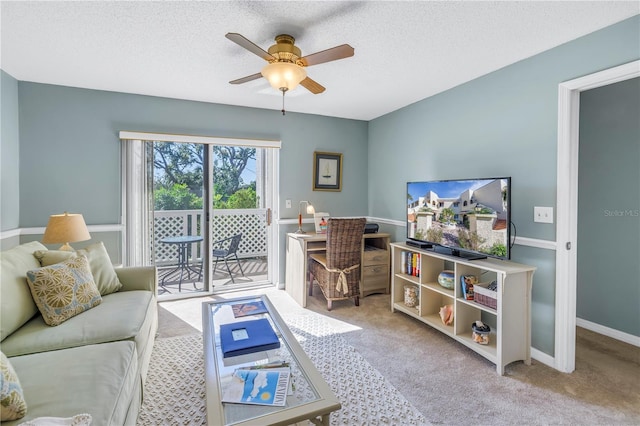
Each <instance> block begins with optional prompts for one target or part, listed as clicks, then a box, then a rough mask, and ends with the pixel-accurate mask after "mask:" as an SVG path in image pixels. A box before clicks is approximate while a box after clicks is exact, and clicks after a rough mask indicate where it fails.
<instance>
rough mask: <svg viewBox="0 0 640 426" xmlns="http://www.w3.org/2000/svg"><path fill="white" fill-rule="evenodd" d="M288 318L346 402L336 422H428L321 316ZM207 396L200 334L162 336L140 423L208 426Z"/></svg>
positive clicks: (155, 352)
mask: <svg viewBox="0 0 640 426" xmlns="http://www.w3.org/2000/svg"><path fill="white" fill-rule="evenodd" d="M283 318H284V319H285V321H286V322H287V324H288V325H289V328H290V330H291V332H292V333H293V334H294V335H295V336H296V339H298V341H299V342H300V345H301V346H302V347H303V349H304V350H305V352H306V353H307V354H308V355H309V358H311V360H312V361H313V363H314V365H315V366H316V368H317V369H318V370H319V371H320V373H321V374H322V376H323V377H324V378H325V380H326V381H327V383H328V384H329V386H330V387H331V389H332V390H333V392H334V393H335V394H336V396H337V397H338V399H339V400H340V402H341V403H342V409H341V410H339V411H337V412H334V413H333V414H332V415H331V424H332V425H375V424H379V425H425V424H428V422H427V421H426V419H425V418H424V416H423V415H422V414H421V413H420V412H419V411H417V410H416V409H415V408H414V407H413V406H412V405H411V404H410V403H409V402H408V401H407V400H406V399H405V398H404V397H403V396H402V395H401V394H400V392H398V390H397V389H396V388H394V387H393V386H392V385H391V384H390V383H389V382H388V381H387V380H386V379H385V378H384V377H383V376H382V374H380V372H378V370H376V369H375V368H373V367H372V366H371V365H370V364H369V363H368V362H367V361H366V360H365V359H364V358H363V357H362V356H361V355H360V354H359V353H358V352H357V351H356V350H355V349H354V348H353V347H352V346H350V345H349V344H348V343H347V342H346V341H345V339H344V338H343V337H342V336H341V335H340V334H338V333H336V332H335V330H334V329H333V328H332V327H331V325H330V324H329V323H328V322H327V321H326V320H324V318H323V317H322V316H320V315H317V314H307V315H291V314H289V315H287V314H285V315H283ZM204 398H205V391H204V369H203V353H202V338H201V335H200V334H191V335H187V336H180V337H169V338H161V339H157V340H156V345H155V347H154V350H153V354H152V356H151V366H150V368H149V376H148V378H147V383H146V389H145V401H144V404H143V406H142V410H141V413H140V416H139V418H138V425H141V426H142V425H160V424H171V425H180V424H182V425H204V424H206V414H205V412H206V411H205V402H204Z"/></svg>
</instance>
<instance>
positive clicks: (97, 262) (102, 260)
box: [33, 241, 122, 296]
mask: <svg viewBox="0 0 640 426" xmlns="http://www.w3.org/2000/svg"><path fill="white" fill-rule="evenodd" d="M33 255H34V256H35V257H36V258H37V259H38V260H39V261H40V264H41V265H42V266H49V265H54V264H56V263H60V262H62V261H63V260H67V259H70V258H72V257H76V256H79V255H84V256H86V257H87V259H89V266H90V267H91V274H92V275H93V279H94V280H95V283H96V285H97V286H98V291H100V294H101V295H102V296H106V295H107V294H111V293H115V292H116V291H118V290H120V288H122V283H121V282H120V280H119V279H118V276H117V275H116V271H115V269H114V268H113V264H112V263H111V258H109V253H107V249H106V248H105V246H104V243H102V241H101V242H99V243H95V244H91V245H89V246H87V247H85V248H83V249H79V250H77V251H75V252H74V251H62V250H38V251H36V252H34V253H33Z"/></svg>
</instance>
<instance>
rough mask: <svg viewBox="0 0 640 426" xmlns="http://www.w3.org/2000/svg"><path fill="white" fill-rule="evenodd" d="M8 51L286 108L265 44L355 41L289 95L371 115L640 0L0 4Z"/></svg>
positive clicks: (13, 62) (35, 64)
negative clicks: (311, 87) (283, 38)
mask: <svg viewBox="0 0 640 426" xmlns="http://www.w3.org/2000/svg"><path fill="white" fill-rule="evenodd" d="M0 7H1V9H0V13H1V19H2V21H1V23H2V27H1V31H2V32H1V37H2V40H1V43H2V44H1V48H2V50H1V63H0V66H1V67H2V69H3V70H5V71H6V72H7V73H9V74H10V75H12V76H13V77H15V78H16V79H18V80H22V81H32V82H40V83H51V84H57V85H64V86H73V87H83V88H91V89H100V90H108V91H117V92H128V93H137V94H144V95H152V96H163V97H170V98H177V99H190V100H197V101H205V102H214V103H221V104H230V105H242V106H249V107H257V108H267V109H273V110H280V108H281V94H280V92H277V91H276V90H274V89H272V88H270V86H269V85H268V84H267V82H266V80H265V79H262V78H261V79H258V80H255V81H252V82H250V83H246V84H243V85H230V84H229V83H228V82H229V81H230V80H233V79H236V78H240V77H244V76H246V75H250V74H253V73H256V72H259V71H260V70H261V68H262V67H263V66H264V64H265V61H264V60H262V59H261V58H259V57H258V56H256V55H253V54H252V53H249V52H248V51H246V50H244V49H242V48H241V47H239V46H238V45H236V44H234V43H232V42H231V41H229V40H227V39H226V38H225V37H224V36H225V34H226V33H228V32H237V33H240V34H242V35H244V36H245V37H246V38H248V39H249V40H251V41H253V42H254V43H256V44H257V45H259V46H260V47H262V48H263V49H265V50H266V49H267V48H268V47H269V46H270V45H271V44H273V37H274V36H275V35H277V34H281V33H287V34H291V35H292V36H294V37H295V38H296V45H297V46H298V47H300V48H301V49H302V54H303V55H306V54H311V53H314V52H317V51H321V50H325V49H328V48H331V47H333V46H336V45H339V44H343V43H348V44H350V45H351V46H353V47H354V48H355V56H353V57H351V58H347V59H343V60H340V61H335V62H330V63H326V64H321V65H316V66H313V67H309V68H308V69H307V71H308V74H309V76H310V77H311V78H313V79H314V80H316V81H318V82H319V83H321V84H322V85H324V86H325V87H326V88H327V90H326V91H325V92H324V93H322V94H320V95H312V94H311V93H309V92H307V91H306V89H304V88H302V87H299V88H297V89H296V90H294V91H292V92H290V93H287V95H286V109H287V110H288V111H296V112H303V113H309V114H320V115H327V116H335V117H345V118H354V119H362V120H371V119H373V118H376V117H379V116H380V115H383V114H386V113H388V112H391V111H394V110H396V109H398V108H401V107H403V106H406V105H409V104H411V103H414V102H416V101H418V100H420V99H424V98H426V97H429V96H432V95H434V94H436V93H439V92H442V91H444V90H447V89H449V88H451V87H454V86H457V85H459V84H461V83H464V82H466V81H469V80H472V79H474V78H476V77H478V76H481V75H484V74H487V73H489V72H491V71H494V70H496V69H499V68H502V67H504V66H507V65H509V64H512V63H514V62H517V61H519V60H522V59H524V58H527V57H530V56H532V55H535V54H537V53H540V52H542V51H544V50H547V49H550V48H552V47H554V46H558V45H560V44H562V43H565V42H567V41H570V40H573V39H575V38H577V37H580V36H582V35H585V34H588V33H590V32H593V31H595V30H598V29H600V28H603V27H606V26H608V25H611V24H614V23H616V22H619V21H621V20H623V19H626V18H628V17H631V16H633V15H636V14H638V13H640V2H638V1H623V2H603V1H601V2H583V1H558V2H510V1H499V2H477V1H474V2H471V1H464V2H459V1H446V2H434V1H419V2H417V1H414V2H351V1H313V2H288V1H270V2H253V1H252V2H245V1H233V2H219V1H199V2H192V1H179V2H169V1H166V2H149V1H136V2H128V1H120V2H116V1H106V2H102V1H91V2H89V1H84V2H83V1H80V2H57V1H45V2H6V1H2V3H1V4H0Z"/></svg>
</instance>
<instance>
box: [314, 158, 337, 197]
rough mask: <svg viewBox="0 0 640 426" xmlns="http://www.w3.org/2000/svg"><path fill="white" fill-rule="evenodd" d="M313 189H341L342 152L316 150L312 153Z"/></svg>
mask: <svg viewBox="0 0 640 426" xmlns="http://www.w3.org/2000/svg"><path fill="white" fill-rule="evenodd" d="M313 190H314V191H341V190H342V154H340V153H333V152H317V151H316V152H314V153H313Z"/></svg>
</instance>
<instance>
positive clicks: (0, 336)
mask: <svg viewBox="0 0 640 426" xmlns="http://www.w3.org/2000/svg"><path fill="white" fill-rule="evenodd" d="M43 249H44V250H46V247H45V246H43V245H42V244H40V243H39V242H37V241H32V242H30V243H25V244H22V245H19V246H17V247H14V248H12V249H10V250H5V251H2V252H0V282H1V283H2V285H0V340H4V339H5V338H6V337H7V336H8V335H10V334H11V333H13V332H14V331H15V330H17V329H18V328H19V327H20V326H21V325H22V324H24V323H25V322H27V321H28V320H29V319H30V318H31V317H33V316H34V315H35V314H37V313H38V307H37V306H36V304H35V302H34V301H33V298H32V297H31V291H29V285H28V284H27V271H28V270H30V269H34V268H37V267H39V266H40V264H39V263H38V261H37V260H36V258H35V257H33V252H34V251H36V250H43Z"/></svg>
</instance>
